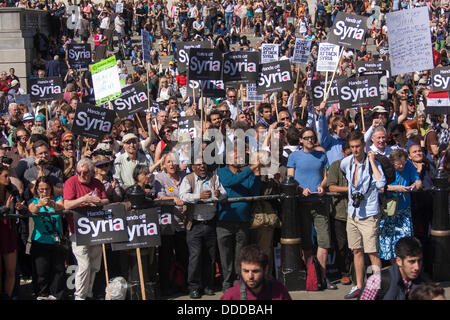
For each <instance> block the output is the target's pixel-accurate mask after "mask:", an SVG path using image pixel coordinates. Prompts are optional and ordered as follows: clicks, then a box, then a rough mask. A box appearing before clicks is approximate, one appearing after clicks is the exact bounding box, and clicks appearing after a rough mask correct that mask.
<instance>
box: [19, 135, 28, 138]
mask: <svg viewBox="0 0 450 320" xmlns="http://www.w3.org/2000/svg"><path fill="white" fill-rule="evenodd" d="M28 137H29V135H23V136H17V138H19V139H22V138H28Z"/></svg>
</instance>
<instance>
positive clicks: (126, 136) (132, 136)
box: [122, 133, 138, 143]
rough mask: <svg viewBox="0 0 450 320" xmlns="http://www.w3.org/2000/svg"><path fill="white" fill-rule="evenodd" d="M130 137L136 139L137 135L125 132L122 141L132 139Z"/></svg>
mask: <svg viewBox="0 0 450 320" xmlns="http://www.w3.org/2000/svg"><path fill="white" fill-rule="evenodd" d="M132 139H136V140H138V137H136V135H135V134H134V133H127V134H126V135H124V136H123V138H122V143H125V142H127V141H128V140H132Z"/></svg>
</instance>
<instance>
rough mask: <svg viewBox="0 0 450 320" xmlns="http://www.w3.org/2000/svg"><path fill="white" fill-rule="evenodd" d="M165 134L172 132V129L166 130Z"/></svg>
mask: <svg viewBox="0 0 450 320" xmlns="http://www.w3.org/2000/svg"><path fill="white" fill-rule="evenodd" d="M164 133H165V134H168V133H172V130H164Z"/></svg>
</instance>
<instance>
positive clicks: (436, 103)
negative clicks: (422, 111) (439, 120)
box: [427, 91, 450, 114]
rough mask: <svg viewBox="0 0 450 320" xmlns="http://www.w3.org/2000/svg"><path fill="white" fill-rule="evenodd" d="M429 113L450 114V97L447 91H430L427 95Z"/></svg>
mask: <svg viewBox="0 0 450 320" xmlns="http://www.w3.org/2000/svg"><path fill="white" fill-rule="evenodd" d="M427 113H429V114H450V99H449V96H448V92H447V91H430V93H429V94H428V97H427Z"/></svg>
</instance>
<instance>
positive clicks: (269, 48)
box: [261, 43, 280, 63]
mask: <svg viewBox="0 0 450 320" xmlns="http://www.w3.org/2000/svg"><path fill="white" fill-rule="evenodd" d="M279 51H280V45H279V44H276V43H263V44H262V45H261V63H269V62H274V61H278V58H279Z"/></svg>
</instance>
